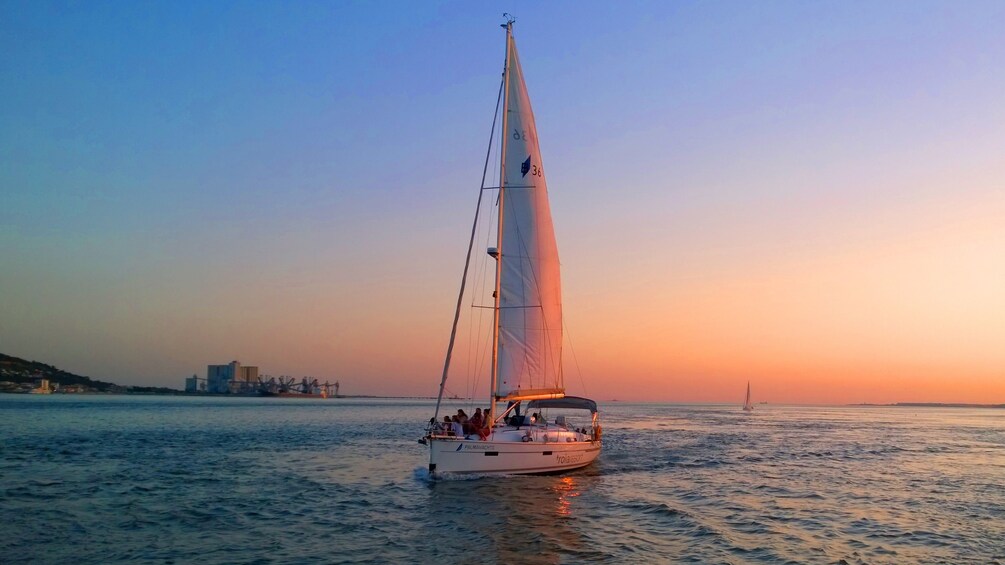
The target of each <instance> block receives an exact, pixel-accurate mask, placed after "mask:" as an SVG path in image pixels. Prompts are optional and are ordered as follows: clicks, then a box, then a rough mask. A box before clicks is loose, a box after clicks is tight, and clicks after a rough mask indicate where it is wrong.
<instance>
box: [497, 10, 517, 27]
mask: <svg viewBox="0 0 1005 565" xmlns="http://www.w3.org/2000/svg"><path fill="white" fill-rule="evenodd" d="M503 17H504V18H506V23H504V24H499V27H513V22H515V21H516V18H515V17H513V16H512V15H511V14H507V13H505V12H503Z"/></svg>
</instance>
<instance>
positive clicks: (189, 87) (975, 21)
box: [0, 1, 1005, 397]
mask: <svg viewBox="0 0 1005 565" xmlns="http://www.w3.org/2000/svg"><path fill="white" fill-rule="evenodd" d="M502 12H510V13H513V14H515V15H516V16H517V24H516V28H515V29H516V36H517V39H518V43H519V47H520V50H521V55H522V62H523V65H524V70H525V73H526V76H527V80H528V86H529V90H530V95H531V98H532V100H533V103H534V107H535V112H536V114H537V119H538V128H539V131H540V132H541V136H542V151H543V154H544V160H545V161H546V162H547V163H548V172H549V184H550V185H551V186H552V207H553V210H554V211H555V216H556V229H557V231H558V237H559V244H560V248H561V252H562V257H563V265H564V269H565V281H566V297H567V304H566V310H567V312H568V319H569V320H570V321H575V319H576V317H577V316H579V317H580V320H579V322H580V323H581V324H582V325H583V326H585V327H586V328H587V329H586V330H585V332H584V333H585V334H586V340H587V342H588V343H589V344H590V346H591V347H590V348H591V349H594V350H597V351H598V353H597V356H598V357H597V358H596V359H594V360H593V361H592V362H590V360H589V359H588V360H587V361H588V365H589V364H592V365H593V369H594V370H595V372H599V373H603V372H604V371H606V370H608V367H609V363H608V362H607V361H606V359H608V358H614V357H619V356H621V355H622V354H623V349H622V350H619V351H615V350H611V351H608V352H606V353H604V352H603V348H604V343H605V342H607V341H608V340H607V339H606V338H605V337H604V335H603V334H604V332H603V331H601V330H600V329H599V328H603V327H610V326H611V325H612V324H614V325H617V324H618V322H617V320H618V319H619V318H618V312H619V311H621V312H624V316H623V319H624V320H626V321H625V322H624V327H621V328H615V329H613V330H612V332H613V333H616V334H619V335H621V334H623V335H631V330H630V328H632V327H638V322H637V321H636V320H638V319H639V318H640V317H643V316H645V312H644V311H641V310H639V307H638V306H636V305H634V304H631V303H629V298H628V297H629V296H632V295H638V293H642V294H644V295H645V294H653V293H659V294H664V293H667V294H669V295H676V296H685V295H686V293H684V290H683V288H681V287H682V285H688V284H692V283H694V282H695V281H698V282H702V283H708V284H709V285H712V286H714V285H716V284H718V283H719V282H722V281H728V280H735V277H736V276H738V275H739V276H744V275H743V274H744V273H750V272H754V271H758V270H763V269H771V268H777V269H780V270H784V269H786V268H789V267H791V265H793V264H796V265H798V264H800V262H805V261H814V260H816V259H817V258H819V257H830V256H836V254H837V255H840V254H842V253H852V254H854V253H857V251H849V249H859V250H867V249H876V248H880V249H882V248H884V246H895V245H894V244H895V243H896V242H899V241H902V240H904V239H905V238H906V239H907V240H908V241H917V242H918V243H917V246H918V248H922V249H923V248H925V247H932V244H931V242H930V241H929V239H930V238H934V237H936V235H938V234H940V233H943V232H945V231H946V230H949V231H951V232H953V233H956V232H957V231H958V230H956V228H954V227H952V226H966V225H969V224H970V223H974V224H975V225H976V224H979V225H985V224H987V225H990V224H991V223H992V222H993V221H994V218H997V217H999V216H998V214H999V212H1001V210H1002V204H1003V195H1002V190H1003V189H1002V178H1003V176H1002V175H1003V167H1002V165H1001V161H1002V159H1001V153H1002V148H1003V147H1005V134H1003V132H1005V127H1003V126H1005V110H1003V105H1002V104H1001V101H1002V100H1005V72H1003V71H1002V68H1003V67H1002V65H1001V61H1002V60H1005V34H1002V33H1001V31H1000V29H999V28H1000V23H1001V22H1002V21H1005V17H1003V16H1005V5H1003V4H1002V3H1000V2H967V3H953V2H886V3H860V2H855V3H852V2H820V3H805V2H765V3H743V2H701V3H698V2H637V3H600V2H593V3H586V2H547V3H539V2H512V3H503V4H497V3H461V2H457V3H414V2H232V3H231V2H212V3H200V2H145V3H129V2H87V3H75V2H65V3H46V2H6V1H5V2H2V3H0V13H2V18H0V69H2V73H0V102H2V103H0V262H2V264H3V265H4V269H3V272H2V273H0V290H2V293H0V294H2V296H0V319H2V320H3V321H2V323H0V351H2V352H4V353H8V354H12V355H17V356H21V357H29V358H36V359H38V360H42V361H47V362H51V363H54V364H56V365H58V366H60V367H62V368H65V369H67V370H71V371H76V372H80V373H84V374H89V375H93V376H96V377H104V378H110V379H113V380H118V381H122V382H129V383H135V384H148V383H149V384H177V383H179V382H180V379H181V378H182V377H183V376H185V375H186V374H191V373H193V372H199V373H201V372H203V371H204V368H203V367H204V366H205V365H206V364H208V363H217V362H225V361H227V360H229V359H231V358H240V359H241V360H242V361H243V362H245V363H254V364H258V365H260V366H263V370H264V371H265V372H271V373H274V374H278V373H284V374H286V373H289V374H297V375H300V374H314V375H320V376H324V375H328V374H333V375H337V374H342V375H347V376H351V375H356V376H358V378H359V380H360V382H361V383H362V382H366V381H368V382H369V383H370V384H371V385H372V386H373V390H361V389H362V388H363V387H362V385H360V387H359V389H358V390H360V392H373V393H391V392H392V391H396V390H403V391H407V392H409V393H422V392H423V391H425V389H426V388H430V390H431V387H427V386H426V385H427V382H426V381H427V380H429V375H434V376H435V374H436V373H437V367H436V366H437V364H438V363H439V361H438V359H439V357H440V356H441V354H442V353H441V351H442V346H443V344H444V343H445V339H446V334H447V331H448V329H449V317H450V309H451V307H450V304H451V303H452V301H453V297H452V296H451V295H452V294H453V292H454V289H455V288H456V284H457V282H456V277H457V276H458V272H459V268H460V261H461V260H462V253H463V249H464V244H465V241H464V238H465V232H466V225H467V224H468V222H469V217H470V213H471V208H472V206H473V203H474V198H475V196H476V194H475V191H474V188H475V187H476V186H477V182H478V180H479V178H480V173H481V165H482V159H483V158H484V151H485V147H484V146H485V141H486V137H487V133H488V127H489V124H490V123H491V118H492V116H491V108H492V105H493V104H494V96H495V92H496V88H497V85H498V79H499V73H500V70H501V64H502V55H503V48H502V47H503V33H502V31H501V30H500V28H498V24H499V23H500V22H501V21H502V18H501V14H502ZM971 218H973V222H971V221H970V220H971ZM946 226H950V228H946ZM960 229H963V228H960ZM940 230H942V231H940ZM968 233H969V232H968ZM933 234H935V235H933ZM940 237H941V236H940ZM967 237H968V238H970V239H967V241H974V242H983V243H979V245H982V246H983V247H981V248H980V250H979V251H977V252H976V256H977V257H984V258H985V259H974V262H973V263H969V264H968V265H969V267H971V268H970V269H969V270H967V269H963V270H964V271H967V272H968V273H970V274H971V275H976V276H977V277H979V278H985V279H986V278H988V277H993V276H997V274H998V273H999V268H1000V266H999V264H998V263H995V262H994V261H993V259H991V258H992V257H993V256H994V253H995V249H996V247H995V246H997V245H998V243H999V241H1000V234H999V233H998V232H992V233H991V234H990V237H989V235H988V234H987V233H985V232H983V231H980V232H974V233H973V234H971V235H968V236H967ZM912 249H914V248H912ZM1003 251H1005V250H1003ZM891 253H894V254H895V255H896V254H898V253H899V254H900V255H896V257H894V259H895V260H896V258H897V257H901V258H905V257H908V255H910V253H908V252H906V251H897V252H891ZM947 253H950V251H947ZM1002 255H1003V256H1005V252H1003V254H1002ZM912 257H913V256H912ZM904 260H905V261H907V259H904ZM912 261H913V259H912ZM933 261H935V263H938V260H936V259H933ZM911 264H912V265H917V264H920V263H911ZM926 264H927V263H926ZM906 265H907V263H905V267H904V269H915V268H919V269H920V267H916V266H915V267H908V266H906ZM797 272H799V270H798V269H797ZM909 274H910V275H912V276H916V277H920V278H925V277H927V276H928V275H930V274H931V273H929V272H927V271H924V270H921V271H917V272H914V271H911V272H910V273H909ZM968 280H969V278H962V277H961V278H960V279H959V280H955V281H949V282H947V283H946V285H948V287H949V288H953V289H957V290H958V291H959V292H961V293H963V294H967V293H969V294H971V295H978V296H979V297H980V298H981V299H982V300H981V301H979V302H980V303H981V304H984V305H985V306H983V307H979V306H977V305H976V304H977V302H975V303H974V304H973V305H969V304H968V305H966V306H964V307H963V308H965V309H966V310H967V311H968V312H971V311H973V312H975V314H974V315H975V316H976V312H977V310H978V309H980V308H984V309H987V308H991V309H995V308H999V307H1001V302H1000V301H996V299H995V298H994V296H993V295H992V294H991V293H990V292H989V291H986V290H985V289H984V288H983V287H981V288H973V289H971V288H969V287H967V285H968V284H970V283H969V282H967V281H968ZM678 290H680V292H677V291H678ZM570 301H571V303H570ZM929 302H930V301H929ZM805 307H808V308H817V311H819V308H820V305H819V304H816V303H814V304H809V305H805ZM659 308H661V309H660V310H658V311H657V312H655V313H654V314H653V316H652V317H653V318H655V319H659V320H667V319H673V318H674V317H675V312H679V311H678V310H675V306H674V305H673V304H672V303H667V304H661V305H660V306H659ZM940 312H941V311H940ZM1002 313H1003V314H1005V312H1002ZM689 315H699V316H700V315H701V314H700V313H698V314H689ZM891 315H894V314H891ZM941 315H942V314H938V315H936V314H933V319H936V320H938V319H941V318H940V316H941ZM966 320H969V322H966V321H965V322H963V323H964V325H966V324H968V323H972V324H978V322H977V321H976V320H977V318H966ZM643 323H648V322H643ZM981 323H983V322H981ZM657 325H658V324H657ZM573 331H575V330H573ZM681 331H683V330H681ZM702 331H709V332H714V331H715V330H714V329H708V328H706V329H704V330H702ZM646 332H647V333H649V334H652V333H653V332H655V333H656V334H660V332H668V335H677V333H676V332H677V330H672V329H669V328H663V327H656V328H652V327H647V328H646ZM974 332H975V333H976V334H977V335H978V336H979V337H978V338H977V339H978V341H979V342H980V343H984V341H981V340H986V341H987V342H988V343H991V342H994V341H995V339H996V338H997V337H1001V336H1002V335H1005V331H1003V328H1001V327H997V326H994V325H993V324H992V325H991V326H988V327H985V326H981V327H980V328H977V329H975V330H974ZM441 334H442V335H441ZM729 335H732V334H729ZM729 335H725V334H724V335H722V336H721V341H722V342H723V343H724V344H726V345H724V346H725V347H728V343H729V340H730V339H733V338H732V337H729ZM819 338H820V339H832V338H833V336H829V335H824V334H821V335H820V336H819ZM936 338H937V336H931V339H932V340H935V341H938V340H937V339H936ZM709 339H712V340H713V341H714V339H713V338H711V337H710V338H709ZM629 341H630V340H629ZM849 343H850V342H849ZM919 343H920V342H919ZM926 343H927V342H926ZM402 344H405V345H402ZM577 347H578V346H577ZM620 347H622V348H624V347H630V344H628V345H625V344H622V345H621V346H620ZM919 347H920V346H919ZM647 348H648V349H646V351H645V355H644V356H649V357H651V356H652V355H653V352H652V350H651V349H652V346H651V345H649V346H647ZM981 351H983V350H981ZM947 355H948V357H949V358H950V361H949V363H950V365H951V364H952V363H951V360H952V358H953V357H952V355H949V354H947ZM973 355H974V352H967V353H966V354H963V353H960V355H959V356H960V358H961V359H963V358H970V357H973ZM986 356H987V358H988V359H989V362H992V363H998V362H999V361H1001V358H1000V356H995V355H994V354H993V353H991V352H990V351H988V352H986ZM668 357H669V358H671V361H668V362H666V363H665V364H656V365H653V366H648V367H647V368H644V369H643V368H639V369H638V371H637V373H638V375H640V376H639V378H640V379H644V378H649V376H650V375H651V374H652V373H654V372H661V373H660V374H665V375H667V378H668V379H670V381H671V382H672V383H675V385H676V388H677V389H680V388H681V387H683V386H684V385H683V380H686V379H692V380H693V379H694V378H696V377H695V375H696V374H700V375H706V376H707V375H715V374H722V373H724V372H726V373H728V372H729V371H727V370H726V369H724V368H722V367H716V366H714V364H713V365H709V366H703V365H701V363H698V365H687V364H683V363H682V364H679V365H678V364H674V363H673V362H672V358H673V357H674V355H673V354H668ZM805 368H806V369H805V370H806V371H807V372H810V373H812V372H813V365H812V362H811V361H807V364H806V365H805ZM588 370H589V368H588ZM763 370H765V371H767V370H768V369H767V368H765V369H763ZM748 376H749V375H748ZM675 378H678V379H681V380H682V382H676V381H674V380H673V379H675ZM431 380H435V377H434V378H433V379H431ZM375 382H380V383H384V384H380V385H376V384H373V383H375ZM646 382H649V381H646ZM647 386H649V385H647ZM672 390H674V387H673V386H671V387H670V388H669V390H668V392H667V395H668V396H670V397H672Z"/></svg>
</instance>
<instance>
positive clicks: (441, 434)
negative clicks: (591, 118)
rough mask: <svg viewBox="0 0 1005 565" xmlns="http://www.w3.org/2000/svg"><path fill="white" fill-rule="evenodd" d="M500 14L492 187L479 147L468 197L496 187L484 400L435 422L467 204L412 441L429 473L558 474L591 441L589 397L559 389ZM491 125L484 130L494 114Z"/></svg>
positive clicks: (551, 289)
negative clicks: (462, 415) (429, 392)
mask: <svg viewBox="0 0 1005 565" xmlns="http://www.w3.org/2000/svg"><path fill="white" fill-rule="evenodd" d="M506 16H507V22H506V23H505V24H503V25H502V27H503V28H505V30H506V62H505V67H504V70H503V78H502V84H501V85H500V88H499V99H501V100H502V112H501V113H500V112H499V99H497V101H496V116H497V117H499V116H501V119H502V128H501V132H500V136H501V138H502V139H501V144H500V149H499V158H500V176H499V186H497V187H486V186H485V178H486V173H487V171H488V164H489V160H490V158H489V157H488V156H487V157H486V163H485V168H484V170H483V174H482V189H481V190H480V192H479V198H478V208H479V209H480V207H481V202H482V196H481V195H482V194H484V193H486V192H487V191H493V190H497V192H494V193H493V196H495V200H496V207H497V211H496V212H497V214H498V216H497V222H496V234H495V235H496V238H495V246H494V247H489V248H488V250H487V252H488V255H489V256H490V257H491V258H492V259H493V260H494V261H495V281H494V288H493V292H492V306H491V309H492V314H493V316H492V318H493V323H492V348H491V353H492V360H491V366H490V382H489V385H490V386H489V399H488V406H489V408H488V409H487V410H486V413H487V414H486V415H485V417H484V423H479V422H477V421H476V422H475V423H474V425H472V424H471V423H470V422H469V423H468V424H466V425H463V424H462V425H453V424H451V425H446V423H445V422H441V421H440V409H441V403H442V400H443V394H444V389H445V386H446V382H447V377H448V373H449V369H450V359H451V354H452V351H453V347H454V341H455V337H456V334H457V324H458V318H459V316H460V311H461V304H462V301H463V296H464V287H465V281H466V280H467V274H468V267H469V265H470V262H471V256H472V249H473V246H474V241H475V232H476V228H477V225H478V216H479V213H478V212H477V211H476V213H475V220H474V224H473V225H472V229H471V239H470V240H469V243H468V254H467V257H466V259H465V263H464V274H463V275H462V278H461V290H460V294H459V296H458V298H457V308H456V310H455V312H454V323H453V327H452V329H451V334H450V341H449V345H448V346H447V354H446V359H445V361H444V367H443V375H442V377H441V380H440V390H439V395H438V397H437V401H436V411H435V413H434V415H433V418H432V419H431V420H430V425H429V427H428V428H427V430H426V435H425V436H424V437H423V438H422V439H420V440H419V443H423V444H426V445H427V446H428V447H429V472H430V476H431V477H433V478H437V477H440V476H442V475H443V474H471V473H475V474H487V475H499V474H506V475H509V474H545V473H561V472H564V471H569V470H572V469H577V468H580V467H585V466H586V465H589V464H590V463H592V462H593V461H594V460H595V459H596V458H597V456H598V455H599V454H600V450H601V437H600V436H601V427H600V424H599V415H598V411H597V404H596V402H594V401H593V400H590V399H587V398H581V397H574V396H566V394H565V386H564V380H563V373H562V339H563V331H562V330H563V327H562V292H561V278H560V273H559V261H558V247H557V244H556V241H555V233H554V228H553V226H552V219H551V210H550V206H549V203H548V187H547V184H546V182H545V176H544V167H543V164H542V161H541V152H540V149H539V146H538V137H537V127H536V126H535V123H534V113H533V111H532V110H531V105H530V98H529V97H528V95H527V87H526V85H525V84H524V77H523V72H522V70H521V68H520V59H519V57H518V56H517V49H516V43H515V41H514V38H513V22H514V20H513V18H512V17H509V16H508V15H506ZM492 129H493V137H494V136H495V121H493V128H492ZM491 147H492V145H491V144H490V154H491ZM556 412H557V413H558V414H557V415H555V417H554V418H553V419H552V418H551V414H554V413H556ZM570 418H575V420H572V419H570ZM579 418H582V419H579ZM475 420H477V418H476V419H475ZM577 426H580V427H577Z"/></svg>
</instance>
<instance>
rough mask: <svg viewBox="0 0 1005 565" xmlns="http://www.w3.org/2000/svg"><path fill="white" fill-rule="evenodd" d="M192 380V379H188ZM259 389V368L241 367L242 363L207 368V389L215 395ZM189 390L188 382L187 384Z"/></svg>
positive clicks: (236, 362) (233, 362)
mask: <svg viewBox="0 0 1005 565" xmlns="http://www.w3.org/2000/svg"><path fill="white" fill-rule="evenodd" d="M187 380H190V379H187ZM257 388H258V367H252V366H241V362H240V361H231V362H230V363H228V364H226V365H209V366H208V367H207V368H206V389H207V391H208V392H213V393H217V394H220V393H228V392H230V393H239V392H253V391H255V390H256V389H257ZM186 389H188V382H186Z"/></svg>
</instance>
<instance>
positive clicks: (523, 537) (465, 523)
mask: <svg viewBox="0 0 1005 565" xmlns="http://www.w3.org/2000/svg"><path fill="white" fill-rule="evenodd" d="M596 480H597V479H596V477H592V476H589V475H584V474H581V473H580V474H570V475H567V476H535V477H502V478H500V477H492V478H481V479H469V480H452V481H437V482H431V483H430V484H429V486H428V488H429V494H430V496H429V504H428V512H429V518H428V520H426V521H425V523H424V526H425V527H427V528H428V529H429V530H430V535H433V536H434V537H440V536H443V535H445V534H446V535H447V536H450V537H453V536H460V537H461V538H462V539H463V538H465V537H469V538H470V539H471V540H472V541H476V540H477V542H478V544H479V545H478V546H477V547H478V553H479V554H480V555H482V556H483V557H487V558H488V562H493V563H559V562H561V556H562V555H563V554H566V555H569V554H572V555H577V554H581V553H583V552H584V551H588V549H589V548H588V546H587V542H586V541H585V539H584V533H583V531H582V529H583V526H582V524H581V523H580V522H578V521H577V520H576V512H577V507H576V504H575V503H576V499H577V497H579V496H580V494H581V493H582V491H583V489H589V488H592V486H593V485H594V484H595V482H596Z"/></svg>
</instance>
